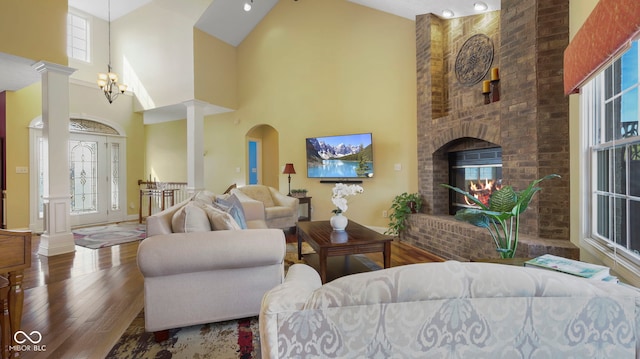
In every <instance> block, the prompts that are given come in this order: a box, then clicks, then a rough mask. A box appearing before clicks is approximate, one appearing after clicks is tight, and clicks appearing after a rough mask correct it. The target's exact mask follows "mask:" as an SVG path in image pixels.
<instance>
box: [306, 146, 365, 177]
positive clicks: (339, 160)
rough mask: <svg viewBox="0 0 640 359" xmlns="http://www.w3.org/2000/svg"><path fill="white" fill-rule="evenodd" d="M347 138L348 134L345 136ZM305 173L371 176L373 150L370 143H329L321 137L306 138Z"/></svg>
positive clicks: (329, 175) (328, 175)
mask: <svg viewBox="0 0 640 359" xmlns="http://www.w3.org/2000/svg"><path fill="white" fill-rule="evenodd" d="M345 139H348V136H345ZM306 147H307V148H306V151H307V173H308V175H309V177H371V176H372V175H373V150H372V145H371V143H370V142H369V143H367V144H365V143H345V142H340V143H337V144H334V145H332V144H329V143H327V142H325V141H322V139H321V138H307V141H306Z"/></svg>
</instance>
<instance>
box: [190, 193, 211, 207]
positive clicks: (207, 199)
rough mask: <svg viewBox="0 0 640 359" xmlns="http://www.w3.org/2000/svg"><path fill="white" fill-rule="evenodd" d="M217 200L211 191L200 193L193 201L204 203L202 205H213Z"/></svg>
mask: <svg viewBox="0 0 640 359" xmlns="http://www.w3.org/2000/svg"><path fill="white" fill-rule="evenodd" d="M215 198H216V195H215V193H213V192H211V191H199V192H198V193H196V195H195V196H194V197H193V200H194V201H199V202H202V203H205V204H211V203H213V201H214V200H215Z"/></svg>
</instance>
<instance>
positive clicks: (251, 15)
mask: <svg viewBox="0 0 640 359" xmlns="http://www.w3.org/2000/svg"><path fill="white" fill-rule="evenodd" d="M152 1H153V2H154V3H157V4H159V5H161V6H163V7H166V8H168V9H170V10H171V11H175V12H177V13H181V14H184V15H186V16H189V17H191V18H193V19H194V22H195V27H197V28H198V29H200V30H202V31H205V32H207V33H209V34H210V35H212V36H215V37H217V38H219V39H220V40H222V41H225V42H227V43H229V44H231V45H233V46H238V45H239V44H240V43H241V42H242V40H243V39H244V38H245V37H246V36H247V35H248V34H249V33H250V32H251V30H253V28H254V27H255V26H256V25H257V24H258V23H259V22H260V21H261V20H262V18H263V17H264V16H266V14H268V13H269V11H270V10H271V9H272V8H273V6H275V4H276V3H277V2H278V1H298V2H300V3H303V2H304V1H318V0H244V1H243V0H110V6H111V14H110V17H111V20H112V21H113V20H116V19H118V18H119V17H121V16H124V15H126V14H128V13H129V12H132V11H134V10H136V9H138V8H140V7H142V6H144V5H146V4H148V3H150V2H152ZM347 1H350V2H352V3H356V4H359V5H362V6H366V7H370V8H373V9H376V10H379V11H383V12H387V13H391V14H394V15H397V16H401V17H405V18H407V19H410V20H414V19H415V16H416V15H419V14H427V13H433V14H436V15H439V16H440V15H441V14H442V11H443V10H445V9H446V10H451V11H452V12H453V14H454V16H453V17H461V16H468V15H473V14H476V13H478V12H477V11H476V10H474V3H476V2H480V1H479V0H447V1H442V0H347ZM245 2H250V3H251V4H252V9H251V11H248V12H246V11H244V10H243V5H244V3H245ZM482 2H484V3H485V4H487V6H488V8H487V10H485V11H495V10H499V9H500V0H482ZM108 4H109V2H107V1H105V0H69V7H72V8H77V9H79V10H81V11H84V12H86V13H89V14H91V15H94V16H96V17H99V18H101V19H104V20H107V19H108V18H109V7H108ZM39 79H40V78H39V75H38V74H37V73H36V72H35V71H34V70H33V69H32V68H31V62H30V61H28V60H25V59H21V58H17V57H15V56H11V55H8V54H3V53H0V92H1V91H5V90H11V91H15V90H18V89H20V88H23V87H25V86H27V85H29V84H32V83H34V82H37V81H39Z"/></svg>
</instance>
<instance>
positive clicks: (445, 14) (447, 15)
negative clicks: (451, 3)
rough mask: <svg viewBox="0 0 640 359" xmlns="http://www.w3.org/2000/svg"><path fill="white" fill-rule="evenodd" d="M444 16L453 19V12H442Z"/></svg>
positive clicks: (447, 10)
mask: <svg viewBox="0 0 640 359" xmlns="http://www.w3.org/2000/svg"><path fill="white" fill-rule="evenodd" d="M442 16H444V17H446V18H449V17H453V11H451V10H449V9H446V10H442Z"/></svg>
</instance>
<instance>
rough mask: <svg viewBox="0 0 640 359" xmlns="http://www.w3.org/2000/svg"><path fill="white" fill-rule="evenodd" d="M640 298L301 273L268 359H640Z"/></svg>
mask: <svg viewBox="0 0 640 359" xmlns="http://www.w3.org/2000/svg"><path fill="white" fill-rule="evenodd" d="M639 309H640V292H638V291H637V290H636V289H635V288H631V287H627V286H624V285H621V284H617V283H606V282H601V281H593V280H588V279H582V278H578V277H573V276H570V275H566V274H561V273H557V272H553V271H547V270H542V269H535V268H527V267H515V266H506V265H500V264H492V263H461V262H455V261H449V262H442V263H424V264H414V265H407V266H402V267H394V268H390V269H386V270H379V271H374V272H369V273H361V274H355V275H351V276H346V277H342V278H339V279H336V280H334V281H332V282H329V283H327V284H325V285H321V283H320V278H319V276H318V274H317V272H316V271H315V270H314V269H312V268H311V267H308V266H306V265H303V264H296V265H293V266H292V267H291V268H290V269H289V271H288V273H287V276H286V279H285V282H284V283H283V284H280V285H278V286H277V287H275V288H274V289H272V290H270V291H268V292H267V293H266V294H265V296H264V298H263V301H262V309H261V312H260V337H261V346H262V355H263V358H616V359H620V358H639V357H640V355H639V354H638V352H639V349H638V347H639V341H638V336H639V333H638V328H639V325H640V324H639V323H640V314H639Z"/></svg>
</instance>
